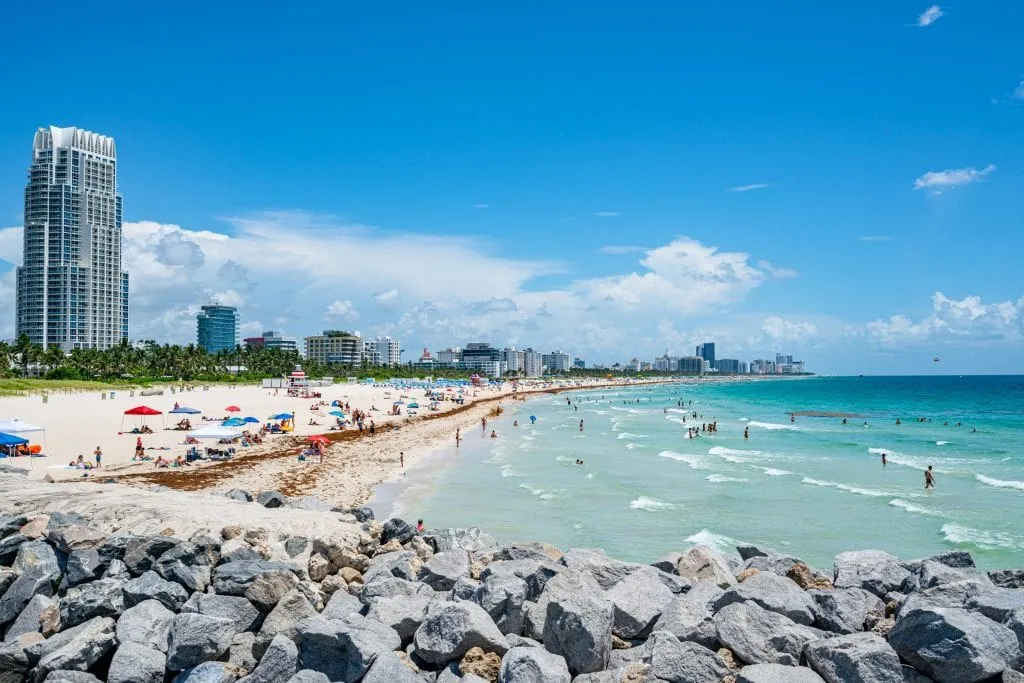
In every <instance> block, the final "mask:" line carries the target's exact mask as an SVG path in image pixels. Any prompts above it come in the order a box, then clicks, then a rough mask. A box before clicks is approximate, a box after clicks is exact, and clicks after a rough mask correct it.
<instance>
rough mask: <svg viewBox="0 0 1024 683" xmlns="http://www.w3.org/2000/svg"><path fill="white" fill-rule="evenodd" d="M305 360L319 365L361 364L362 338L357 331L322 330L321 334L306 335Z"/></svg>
mask: <svg viewBox="0 0 1024 683" xmlns="http://www.w3.org/2000/svg"><path fill="white" fill-rule="evenodd" d="M306 360H308V361H310V362H312V363H320V364H321V365H348V366H356V365H362V363H363V338H362V337H360V336H359V332H345V331H343V330H324V333H323V334H321V335H318V336H315V337H306Z"/></svg>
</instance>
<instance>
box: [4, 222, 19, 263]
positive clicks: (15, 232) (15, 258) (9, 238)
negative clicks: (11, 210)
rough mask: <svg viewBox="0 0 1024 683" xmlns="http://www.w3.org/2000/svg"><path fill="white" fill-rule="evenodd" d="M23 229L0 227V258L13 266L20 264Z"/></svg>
mask: <svg viewBox="0 0 1024 683" xmlns="http://www.w3.org/2000/svg"><path fill="white" fill-rule="evenodd" d="M23 236H24V230H22V229H21V227H20V226H19V227H16V228H3V229H0V259H2V260H4V261H7V262H8V263H11V264H13V265H15V266H20V265H21V255H22V250H23V249H24V237H23Z"/></svg>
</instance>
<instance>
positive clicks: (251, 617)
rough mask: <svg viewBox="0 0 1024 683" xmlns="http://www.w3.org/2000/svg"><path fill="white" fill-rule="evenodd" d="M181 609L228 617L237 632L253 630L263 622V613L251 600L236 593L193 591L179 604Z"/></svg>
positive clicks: (223, 617)
mask: <svg viewBox="0 0 1024 683" xmlns="http://www.w3.org/2000/svg"><path fill="white" fill-rule="evenodd" d="M181 611H182V612H194V613H196V614H205V615H206V616H208V617H220V618H221V619H230V620H231V621H232V622H233V623H234V625H235V626H234V628H235V631H238V632H241V631H255V630H256V629H257V628H259V626H260V624H261V623H263V614H262V613H261V612H260V611H259V610H258V609H256V607H255V606H254V605H253V604H252V603H251V602H249V601H248V600H246V599H245V598H241V597H238V596H236V595H216V594H214V593H193V594H192V596H191V597H190V598H189V599H188V601H187V602H185V604H184V605H182V606H181Z"/></svg>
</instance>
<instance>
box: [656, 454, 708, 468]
mask: <svg viewBox="0 0 1024 683" xmlns="http://www.w3.org/2000/svg"><path fill="white" fill-rule="evenodd" d="M658 457H659V458H667V459H669V460H675V461H677V462H685V463H686V464H687V465H689V466H690V469H694V470H706V469H707V468H708V466H707V465H705V464H704V462H703V461H702V460H701V458H700V456H698V455H684V454H682V453H676V452H675V451H662V452H661V453H658Z"/></svg>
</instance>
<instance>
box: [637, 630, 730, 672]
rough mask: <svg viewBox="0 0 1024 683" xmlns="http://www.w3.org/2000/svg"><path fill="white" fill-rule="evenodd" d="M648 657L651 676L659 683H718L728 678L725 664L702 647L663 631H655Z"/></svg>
mask: <svg viewBox="0 0 1024 683" xmlns="http://www.w3.org/2000/svg"><path fill="white" fill-rule="evenodd" d="M651 638H652V639H653V640H654V651H653V652H652V653H651V672H652V673H653V674H654V676H655V677H657V678H658V680H661V681H669V682H670V683H693V682H695V681H696V682H701V681H709V682H710V681H715V682H717V681H721V680H722V678H723V677H725V676H726V675H728V674H729V669H728V667H726V665H725V660H723V659H722V658H721V657H719V656H718V654H717V653H715V652H712V651H711V650H709V649H708V648H706V647H704V646H703V645H698V644H697V643H689V642H683V643H681V642H679V640H678V639H677V638H676V637H675V636H674V635H672V634H671V633H667V632H664V631H656V632H655V633H654V634H653V635H652V636H651Z"/></svg>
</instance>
